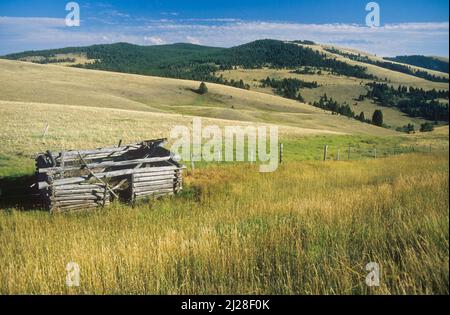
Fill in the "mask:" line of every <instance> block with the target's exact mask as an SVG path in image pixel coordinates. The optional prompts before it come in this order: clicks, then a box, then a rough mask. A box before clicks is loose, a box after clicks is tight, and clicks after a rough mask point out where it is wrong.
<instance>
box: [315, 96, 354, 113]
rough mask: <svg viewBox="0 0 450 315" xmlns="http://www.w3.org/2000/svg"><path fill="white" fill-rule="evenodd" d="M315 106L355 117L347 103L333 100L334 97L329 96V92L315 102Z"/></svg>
mask: <svg viewBox="0 0 450 315" xmlns="http://www.w3.org/2000/svg"><path fill="white" fill-rule="evenodd" d="M313 106H315V107H318V108H322V109H325V110H329V111H331V112H333V113H334V114H340V115H343V116H346V117H349V118H355V113H354V112H353V111H352V109H351V107H350V106H349V105H348V104H347V103H344V104H339V103H338V102H337V101H335V100H333V98H331V97H328V96H327V94H324V95H323V96H321V97H320V100H319V102H314V103H313Z"/></svg>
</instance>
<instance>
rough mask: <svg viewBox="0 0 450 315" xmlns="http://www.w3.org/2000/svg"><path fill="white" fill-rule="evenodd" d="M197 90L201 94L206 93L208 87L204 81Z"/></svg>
mask: <svg viewBox="0 0 450 315" xmlns="http://www.w3.org/2000/svg"><path fill="white" fill-rule="evenodd" d="M197 91H198V93H199V94H201V95H203V94H206V93H208V87H207V86H206V84H205V82H202V83H200V86H199V88H198V90H197Z"/></svg>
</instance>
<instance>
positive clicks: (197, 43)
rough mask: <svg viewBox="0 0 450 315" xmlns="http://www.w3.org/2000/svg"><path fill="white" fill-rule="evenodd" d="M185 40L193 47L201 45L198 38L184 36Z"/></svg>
mask: <svg viewBox="0 0 450 315" xmlns="http://www.w3.org/2000/svg"><path fill="white" fill-rule="evenodd" d="M186 40H187V42H188V43H191V44H194V45H200V44H201V42H200V40H199V39H198V38H195V37H193V36H189V35H188V36H186Z"/></svg>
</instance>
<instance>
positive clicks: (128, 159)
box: [35, 139, 184, 212]
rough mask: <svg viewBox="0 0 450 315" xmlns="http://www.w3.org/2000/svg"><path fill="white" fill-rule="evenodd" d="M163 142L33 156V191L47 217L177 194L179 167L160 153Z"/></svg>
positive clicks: (180, 173)
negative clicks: (35, 185)
mask: <svg viewBox="0 0 450 315" xmlns="http://www.w3.org/2000/svg"><path fill="white" fill-rule="evenodd" d="M164 143H165V139H159V140H149V141H144V142H141V143H136V144H128V145H119V146H117V147H106V148H99V149H95V150H86V151H67V152H60V153H57V154H53V153H52V152H50V151H47V152H46V153H40V154H38V155H37V156H36V157H35V159H36V168H37V180H38V187H39V190H40V193H41V196H42V198H43V200H44V201H45V204H46V205H47V208H48V209H49V210H50V211H52V212H61V211H73V210H79V209H87V208H94V207H99V206H105V205H108V204H109V203H110V202H111V200H112V199H127V200H130V201H136V200H140V199H144V198H150V197H151V198H154V197H160V196H165V195H171V194H176V193H178V192H179V191H180V190H181V189H182V170H183V168H184V167H183V166H182V165H180V164H179V163H178V162H177V161H175V160H174V158H173V156H172V154H171V152H170V151H168V150H167V149H165V148H164V147H163V145H164Z"/></svg>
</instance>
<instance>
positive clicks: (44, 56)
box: [4, 40, 448, 130]
mask: <svg viewBox="0 0 450 315" xmlns="http://www.w3.org/2000/svg"><path fill="white" fill-rule="evenodd" d="M4 58H7V59H12V60H21V61H30V62H34V63H41V64H55V65H64V66H71V67H78V68H87V69H95V70H106V71H114V72H122V73H131V74H141V75H149V76H161V77H169V78H178V79H188V80H197V81H207V82H212V83H218V84H221V85H228V86H234V87H239V88H241V89H250V90H252V91H258V92H263V93H266V94H271V95H274V94H281V93H275V92H276V91H274V90H273V89H271V88H269V87H267V86H262V84H261V80H263V79H266V78H267V77H270V78H271V79H277V80H283V79H296V80H301V81H304V82H309V83H314V82H315V83H317V87H315V88H301V89H300V90H298V91H296V92H295V91H294V93H300V95H301V97H298V99H299V100H301V102H303V103H309V104H314V103H316V102H318V101H319V100H320V99H321V98H322V97H323V96H324V95H327V96H328V97H330V98H332V99H333V100H336V101H337V102H339V103H340V104H342V105H345V106H347V105H348V106H350V109H351V110H352V111H353V114H351V115H353V116H354V117H356V116H357V115H360V113H361V112H362V113H364V115H365V117H366V118H369V119H370V118H371V115H372V113H373V112H374V111H375V110H382V111H383V113H384V117H385V124H386V125H387V126H389V127H391V128H392V129H396V128H400V127H402V126H405V125H408V124H413V125H414V126H415V127H416V130H417V129H419V127H420V125H421V124H422V123H424V122H425V121H426V119H429V120H431V121H433V122H434V120H433V119H431V118H430V117H421V116H420V115H419V116H417V115H416V116H411V115H410V114H406V112H408V111H406V112H405V111H404V110H403V112H402V111H401V110H400V109H399V108H398V107H397V106H395V103H394V106H381V105H383V104H379V103H376V102H375V101H374V100H373V99H364V98H361V96H363V95H365V94H367V92H368V84H371V83H372V82H374V81H375V82H383V83H386V84H388V85H391V86H393V87H395V88H397V87H399V86H406V87H408V88H409V87H413V88H419V89H424V90H425V91H426V90H432V89H435V90H438V91H448V74H447V73H442V72H439V71H433V70H430V69H426V68H421V67H418V66H414V65H407V64H402V63H400V62H398V61H402V60H403V59H402V60H394V61H388V60H385V59H383V58H381V57H378V56H374V55H371V54H368V53H365V52H359V51H355V50H350V49H345V48H336V47H331V46H327V45H320V44H315V43H313V42H309V41H306V42H305V41H294V42H282V41H276V40H259V41H255V42H252V43H248V44H245V45H241V46H237V47H232V48H229V49H225V48H214V47H204V46H198V45H192V44H173V45H161V46H137V45H131V44H126V43H118V44H111V45H94V46H89V47H69V48H63V49H56V50H45V51H29V52H23V53H18V54H12V55H8V56H5V57H4ZM410 59H411V58H410ZM416 64H417V63H416ZM418 65H424V63H423V62H422V63H419V64H418ZM305 69H308V70H306V71H305ZM311 69H312V70H311ZM439 69H440V68H439ZM397 70H398V71H397ZM308 71H309V72H308ZM311 71H312V72H311ZM444 81H445V82H444ZM167 82H169V81H167ZM155 84H156V85H158V84H157V83H155ZM190 88H191V89H192V88H194V87H190ZM227 91H228V90H227ZM230 91H231V90H230ZM156 92H157V93H158V94H164V92H162V91H156ZM123 93H125V94H126V92H123ZM123 93H122V94H123ZM130 93H131V95H130V97H129V98H127V102H129V101H132V102H134V103H133V106H134V107H136V108H138V109H140V110H153V111H154V110H167V108H166V109H164V105H162V104H161V102H160V101H159V99H158V97H156V98H155V99H156V100H158V101H156V102H153V101H151V100H150V99H148V98H147V97H146V96H145V95H146V93H145V92H140V93H138V94H141V96H138V95H137V94H134V93H132V92H130ZM236 93H237V92H236ZM94 94H96V97H98V98H102V97H103V98H106V99H108V102H109V103H111V104H115V103H116V102H118V101H120V100H121V99H120V98H121V97H123V95H122V94H120V93H119V95H114V98H115V99H114V100H111V98H113V96H112V95H108V96H100V95H98V91H97V92H96V93H94ZM169 94H170V95H172V96H171V97H168V98H169V99H168V100H167V101H165V102H163V103H164V104H165V105H170V104H172V103H174V104H177V106H178V109H177V112H179V113H183V114H196V115H208V116H211V117H220V118H227V119H228V118H230V119H238V120H254V119H257V120H258V119H263V120H264V121H272V122H277V120H278V117H277V118H273V117H270V115H269V116H267V115H264V117H262V116H261V115H255V113H249V112H248V111H249V110H251V108H252V106H250V107H249V106H248V104H245V105H243V103H239V101H236V98H234V99H233V102H232V103H233V104H231V102H229V101H227V99H226V98H227V96H220V93H216V95H214V93H213V94H212V96H211V97H209V99H207V100H205V98H204V97H203V98H200V97H198V95H192V93H191V94H189V93H183V92H181V94H180V93H179V92H177V93H174V94H173V93H169V92H168V95H169ZM225 94H226V95H228V92H227V93H225ZM244 94H245V95H252V97H251V98H253V99H254V100H257V99H258V97H257V96H255V94H246V93H244ZM291 94H292V93H291ZM175 95H177V96H175ZM281 96H284V95H281ZM77 97H78V96H75V98H77ZM235 97H236V96H235ZM125 98H126V97H125ZM295 98H296V99H297V97H295ZM180 99H182V100H181V101H180ZM185 100H187V105H189V104H194V103H196V102H197V103H198V104H201V105H202V106H201V107H199V106H197V107H194V108H186V107H182V106H180V104H186V102H185ZM44 101H45V102H48V101H49V100H47V99H45V100H44ZM436 101H437V102H440V103H441V104H443V105H442V106H447V108H448V94H447V97H445V98H442V99H437V100H436ZM96 102H97V104H98V106H102V105H101V104H103V103H104V102H103V100H97V101H96ZM252 102H253V101H250V103H252ZM422 102H424V100H422ZM50 103H53V102H52V101H51V100H50ZM72 103H73V102H72ZM246 103H248V102H247V101H246ZM206 104H213V106H212V107H214V110H213V109H211V108H208V110H205V106H206V107H208V106H207V105H206ZM289 104H290V105H291V106H292V108H294V109H292V108H291V109H290V110H293V111H294V112H297V111H298V110H299V109H300V108H304V105H302V104H300V103H298V102H296V103H295V104H294V103H293V102H289ZM106 106H109V105H106ZM113 106H115V105H113ZM118 106H119V107H120V106H122V105H118ZM231 106H234V109H239V112H238V111H236V110H234V111H232V110H230V109H231ZM255 106H257V107H259V108H260V107H261V105H255ZM283 106H284V105H283ZM209 107H211V106H209ZM263 107H264V106H263ZM269 107H270V109H269ZM266 109H269V110H275V111H278V109H279V106H278V105H274V104H272V103H271V104H266ZM171 110H172V109H169V111H171ZM409 112H411V111H409ZM255 116H257V117H255ZM272 116H273V115H272ZM283 121H285V120H283ZM287 122H288V123H293V124H296V123H297V122H298V119H296V118H295V117H294V118H292V117H289V119H288V120H287Z"/></svg>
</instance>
